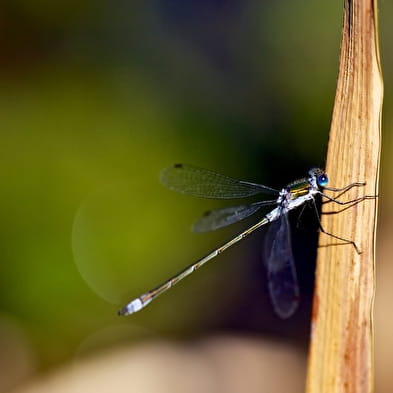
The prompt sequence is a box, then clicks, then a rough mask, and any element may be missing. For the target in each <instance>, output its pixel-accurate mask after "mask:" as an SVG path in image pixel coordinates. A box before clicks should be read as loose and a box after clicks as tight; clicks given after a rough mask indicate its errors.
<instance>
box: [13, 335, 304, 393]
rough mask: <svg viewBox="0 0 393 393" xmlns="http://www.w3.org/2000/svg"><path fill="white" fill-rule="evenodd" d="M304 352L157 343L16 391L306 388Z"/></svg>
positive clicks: (249, 342)
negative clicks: (304, 386)
mask: <svg viewBox="0 0 393 393" xmlns="http://www.w3.org/2000/svg"><path fill="white" fill-rule="evenodd" d="M305 361H306V357H305V354H304V353H301V352H300V351H299V350H297V349H295V348H292V347H290V346H288V345H284V344H279V343H274V342H267V341H262V340H257V339H245V338H234V337H216V338H211V339H208V340H203V341H200V342H196V343H195V344H187V345H185V344H173V343H171V344H170V343H165V342H155V343H147V344H142V345H138V346H136V347H125V348H119V349H117V350H111V351H108V352H106V353H102V354H101V355H98V356H95V357H91V358H89V359H84V360H77V361H76V362H75V363H74V364H73V365H71V366H65V367H63V368H61V369H58V370H57V371H55V372H51V373H49V374H48V375H46V376H43V377H41V378H39V379H37V380H35V381H34V382H31V383H29V384H27V385H26V386H24V387H23V388H20V389H18V390H16V391H15V393H16V392H17V393H35V392H37V393H38V392H39V393H46V392H51V393H63V392H64V393H65V392H67V393H70V392H72V393H75V392H84V393H90V392H94V393H98V392H110V391H112V392H117V393H121V392H138V393H145V392H146V393H147V392H149V393H150V392H168V393H169V392H170V393H176V392H181V393H185V392H195V393H197V392H198V393H199V392H204V393H210V392H212V393H213V392H214V393H219V392H225V393H232V392H247V393H253V392H255V393H256V392H258V393H261V392H268V393H275V392H277V393H282V392H288V393H289V392H291V393H292V392H293V393H298V392H302V391H303V390H304V388H303V385H304V378H305Z"/></svg>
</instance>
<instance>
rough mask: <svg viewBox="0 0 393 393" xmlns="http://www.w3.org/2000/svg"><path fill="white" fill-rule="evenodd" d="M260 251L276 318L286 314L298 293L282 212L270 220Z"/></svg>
mask: <svg viewBox="0 0 393 393" xmlns="http://www.w3.org/2000/svg"><path fill="white" fill-rule="evenodd" d="M264 254H265V264H266V268H267V276H268V287H269V292H270V297H271V300H272V303H273V306H274V310H275V312H276V314H277V315H278V316H279V317H280V318H283V319H285V318H289V317H290V316H291V315H292V314H293V313H294V312H295V310H296V309H297V307H298V304H299V298H300V295H299V287H298V282H297V276H296V269H295V263H294V258H293V253H292V245H291V232H290V227H289V223H288V217H287V215H286V214H284V213H283V214H282V215H281V217H280V218H279V219H278V220H276V221H273V222H271V223H270V226H269V228H268V231H267V234H266V239H265V253H264Z"/></svg>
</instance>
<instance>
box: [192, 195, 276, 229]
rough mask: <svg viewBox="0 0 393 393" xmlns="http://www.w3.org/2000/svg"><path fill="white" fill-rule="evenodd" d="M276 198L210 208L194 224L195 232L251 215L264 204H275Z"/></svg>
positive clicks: (228, 223) (232, 222) (217, 226)
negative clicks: (214, 208)
mask: <svg viewBox="0 0 393 393" xmlns="http://www.w3.org/2000/svg"><path fill="white" fill-rule="evenodd" d="M274 204H276V200H271V201H262V202H255V203H251V204H248V205H239V206H230V207H224V208H222V209H217V210H209V211H207V212H206V213H205V214H204V215H203V216H202V217H200V218H199V219H198V220H196V221H195V223H194V224H193V226H192V230H193V231H194V232H208V231H214V230H216V229H219V228H222V227H225V226H227V225H230V224H234V223H235V222H238V221H240V220H243V219H244V218H246V217H248V216H251V215H252V214H254V213H255V212H256V211H257V210H259V209H260V208H261V207H262V206H268V205H274Z"/></svg>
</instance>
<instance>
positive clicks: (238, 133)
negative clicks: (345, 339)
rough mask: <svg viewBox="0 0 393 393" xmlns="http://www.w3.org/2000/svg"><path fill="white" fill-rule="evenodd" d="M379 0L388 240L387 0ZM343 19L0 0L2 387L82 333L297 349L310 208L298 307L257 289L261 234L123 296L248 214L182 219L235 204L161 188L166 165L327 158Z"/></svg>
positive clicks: (85, 336) (48, 361)
mask: <svg viewBox="0 0 393 393" xmlns="http://www.w3.org/2000/svg"><path fill="white" fill-rule="evenodd" d="M380 8H381V12H380V29H381V30H380V35H381V53H382V64H383V69H384V78H385V83H386V90H385V91H386V100H385V112H384V120H383V126H384V151H383V166H382V172H381V174H382V178H381V188H382V190H381V199H380V206H381V212H383V213H381V217H380V228H381V230H380V233H381V238H382V239H387V238H389V236H391V229H390V225H391V223H392V216H391V214H389V213H388V212H389V211H390V210H391V209H389V205H390V202H389V201H390V198H389V195H391V192H392V186H393V184H392V180H391V176H390V169H391V168H392V165H393V162H392V160H391V154H390V152H391V145H392V138H391V137H390V135H389V134H390V133H389V130H390V128H391V124H392V116H393V114H392V111H391V109H390V108H391V105H390V102H391V97H390V88H389V87H390V86H391V85H392V77H393V74H392V71H391V70H392V69H393V68H392V65H393V64H392V63H393V58H392V51H391V45H392V40H391V37H392V34H391V31H389V30H388V29H389V27H390V25H391V23H390V16H391V15H392V6H391V5H390V4H389V3H388V2H381V4H380ZM341 23H342V4H341V2H322V1H314V2H311V1H309V2H305V1H301V0H296V1H291V2H289V1H276V2H268V1H264V2H257V1H252V0H248V1H241V2H240V1H234V0H230V1H221V0H213V1H212V0H210V1H207V0H199V1H190V0H188V1H180V0H176V1H175V0H167V1H163V0H161V1H160V0H155V1H151V2H129V1H124V0H116V1H110V2H109V1H103V0H100V1H84V2H77V1H72V0H71V1H70V0H68V1H57V2H49V1H45V0H43V1H39V2H37V1H34V2H33V1H28V0H18V1H3V2H2V4H1V5H0V29H1V34H0V119H1V120H0V124H1V128H0V131H1V143H0V146H1V147H0V149H1V154H0V160H1V168H2V169H1V176H0V179H1V181H0V223H1V225H0V257H1V261H0V331H2V332H3V333H2V334H1V338H0V346H3V348H4V350H1V351H0V352H1V353H3V354H5V355H4V358H3V360H1V364H2V363H4V364H8V365H9V366H10V365H11V366H12V365H14V364H15V365H18V366H13V370H15V375H13V376H12V377H11V378H10V377H9V375H8V376H7V378H4V381H5V382H4V389H3V387H2V386H1V384H0V391H5V389H6V388H8V387H9V386H16V385H17V384H18V383H20V382H21V381H26V380H28V379H29V378H31V377H32V376H34V375H40V374H42V373H43V372H46V371H49V370H52V369H54V368H56V367H59V366H61V365H62V364H67V363H69V362H70V361H72V359H74V358H75V356H79V355H80V353H83V352H84V351H85V350H86V349H85V347H86V346H85V344H84V343H85V342H87V341H88V342H89V345H88V347H89V348H88V350H87V351H88V352H91V351H92V352H93V353H94V351H99V350H100V349H102V348H108V347H111V346H116V345H126V344H127V345H130V344H131V345H134V344H136V343H138V342H141V341H145V340H154V339H157V338H160V339H163V340H186V341H187V340H195V339H198V338H200V337H206V336H210V335H213V334H220V333H225V334H237V335H248V336H258V337H259V336H261V337H267V338H271V339H272V340H277V341H283V342H287V343H288V344H290V345H295V346H297V347H298V348H300V350H302V351H304V352H305V351H307V346H308V336H309V314H310V307H311V301H312V286H313V272H314V267H315V265H314V263H315V262H314V261H315V255H316V242H317V235H318V234H317V231H316V229H317V224H316V222H315V220H313V219H312V218H313V217H312V211H308V212H306V214H305V217H304V218H303V220H302V221H301V223H300V224H301V225H300V228H299V229H298V230H296V228H294V230H293V244H294V249H295V256H296V260H297V269H298V276H299V281H300V285H301V295H302V302H301V306H300V309H299V311H298V312H297V314H296V315H295V316H294V317H293V318H291V319H289V320H286V321H282V320H280V319H279V318H277V317H276V316H275V315H274V313H273V310H272V306H271V305H270V303H269V299H268V296H267V293H266V278H265V270H264V266H263V263H262V261H261V248H262V244H263V236H264V231H263V230H262V231H259V232H258V233H255V234H254V235H252V236H251V237H250V238H248V239H246V240H244V241H243V242H242V243H241V244H240V245H238V246H235V247H234V248H233V249H230V250H228V251H227V252H226V253H225V254H223V255H221V256H219V257H218V258H217V260H216V261H215V262H214V263H213V262H212V263H211V264H210V265H208V266H206V267H204V268H203V269H202V270H200V271H199V272H198V273H196V274H194V275H192V276H191V277H190V278H188V279H187V280H186V281H184V282H182V283H181V284H179V286H177V287H176V288H174V289H172V290H171V291H169V292H168V293H167V294H165V295H164V296H162V297H161V298H160V299H159V300H157V301H155V302H154V303H153V304H152V305H151V306H149V307H148V308H147V309H146V310H144V311H142V312H141V313H138V314H135V315H134V316H132V317H129V318H118V317H117V316H116V312H117V309H118V308H119V307H120V306H121V305H123V304H124V303H125V302H128V301H129V300H130V299H132V298H134V297H136V296H138V295H140V294H141V293H143V292H145V291H146V290H148V289H151V288H152V287H154V286H155V285H157V284H158V283H160V282H161V281H162V280H164V279H166V278H168V277H169V276H171V275H172V274H174V273H175V272H177V271H178V270H180V269H182V268H183V267H184V266H186V265H188V264H190V263H191V262H193V261H194V260H196V259H197V258H199V257H200V256H202V255H204V254H205V253H207V252H208V251H210V250H211V249H212V248H214V247H216V246H217V245H219V244H220V243H222V242H223V241H225V240H227V239H228V238H230V237H231V236H232V235H233V234H236V233H237V232H238V231H240V230H241V229H243V228H245V227H246V226H247V224H251V223H253V222H255V220H256V219H257V217H254V218H251V219H247V221H245V222H243V223H240V224H237V225H235V226H233V227H230V228H227V229H223V230H219V231H217V232H213V233H211V234H204V235H201V234H193V233H191V232H190V230H189V229H190V226H191V223H192V222H193V221H194V220H195V219H196V218H197V217H198V216H199V215H200V214H202V213H203V212H204V211H205V210H207V209H212V208H216V207H222V206H225V205H230V204H231V203H230V202H217V201H212V200H210V201H209V200H207V201H205V200H199V199H196V198H191V197H186V196H183V195H180V194H176V193H173V192H171V191H169V190H167V189H165V188H164V187H163V186H162V185H160V183H159V180H158V178H159V172H160V170H161V169H162V168H164V167H166V166H168V165H170V164H172V163H174V162H185V163H191V164H194V165H198V166H201V167H205V168H209V169H212V170H215V171H218V172H221V173H223V174H227V175H229V176H232V177H236V178H240V179H244V180H249V181H252V182H258V183H262V184H266V185H269V186H271V187H274V188H281V187H282V186H284V185H286V184H287V183H288V182H290V181H293V180H294V179H297V178H299V177H303V176H305V175H306V174H307V171H308V169H309V168H310V167H313V166H321V167H323V166H324V160H325V154H326V148H327V141H328V131H329V125H330V116H331V112H332V106H333V101H334V92H335V87H336V78H337V73H338V59H339V45H340V37H341ZM359 180H360V181H361V180H362V179H354V181H359ZM330 184H331V185H332V186H337V187H340V186H342V185H343V184H341V182H340V179H330ZM291 220H292V221H293V227H296V223H297V219H296V215H294V217H291ZM382 248H383V247H382ZM381 255H382V254H381ZM382 259H383V258H382V257H381V260H382ZM377 300H378V298H377ZM377 310H379V309H378V306H377ZM381 310H382V309H381ZM378 315H384V316H385V313H384V312H383V311H381V313H380V314H378ZM382 318H383V317H382ZM392 324H393V322H392ZM381 325H384V326H387V324H386V323H385V321H384V320H381ZM107 329H111V332H112V333H111V334H109V335H103V337H101V336H100V332H101V331H106V330H107ZM377 329H378V322H377ZM91 337H100V338H96V339H94V340H93V344H91V343H90V341H89V340H90V338H91ZM384 347H385V348H387V346H386V343H385V344H384ZM389 347H390V348H391V351H390V353H393V345H392V343H389ZM377 348H378V347H377ZM377 355H378V353H377ZM385 355H386V354H385ZM0 356H1V355H0ZM387 356H392V357H393V355H386V356H385V358H386V359H387ZM386 362H387V361H386ZM383 363H385V361H384V360H382V362H381V363H380V364H383ZM3 370H5V373H4V375H5V376H6V374H7V371H6V370H8V368H5V369H4V368H3ZM0 375H1V371H0ZM377 376H378V374H377ZM1 379H2V378H0V380H1ZM391 383H392V384H393V381H391ZM380 386H382V384H381V385H380ZM384 386H388V385H387V384H386V385H385V384H384ZM390 386H391V385H390ZM381 391H382V390H381ZM386 391H388V390H386Z"/></svg>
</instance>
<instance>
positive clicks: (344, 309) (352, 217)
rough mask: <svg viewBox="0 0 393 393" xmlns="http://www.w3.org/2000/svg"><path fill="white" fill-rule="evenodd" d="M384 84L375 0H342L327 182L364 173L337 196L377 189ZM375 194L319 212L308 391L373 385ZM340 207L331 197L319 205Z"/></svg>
mask: <svg viewBox="0 0 393 393" xmlns="http://www.w3.org/2000/svg"><path fill="white" fill-rule="evenodd" d="M382 96H383V85H382V77H381V69H380V63H379V53H378V38H377V15H376V0H375V1H372V0H346V1H345V14H344V26H343V36H342V46H341V59H340V70H339V77H338V82H337V91H336V98H335V103H334V110H333V119H332V124H331V130H330V137H329V146H328V155H327V165H326V172H327V173H328V174H329V178H330V182H331V184H332V187H343V186H345V185H346V184H349V183H352V182H357V181H365V182H366V183H367V184H366V186H364V187H354V188H353V189H351V190H350V191H348V193H346V194H344V195H342V196H341V197H340V200H349V199H355V198H358V197H360V196H362V195H377V194H378V176H379V158H380V143H381V136H380V124H381V108H382ZM377 204H378V200H377V199H374V200H365V201H363V202H360V203H358V204H357V205H355V206H354V207H352V208H350V209H346V210H345V211H343V212H341V213H339V214H327V215H324V216H323V217H322V225H323V227H324V229H325V230H326V231H328V232H330V233H333V234H336V235H338V236H341V237H344V238H347V239H351V240H354V241H355V242H356V244H357V245H358V247H359V248H360V250H361V254H360V255H359V254H357V253H356V250H355V248H354V247H352V246H351V245H349V244H346V245H337V244H338V243H340V242H339V241H335V239H332V238H329V237H328V236H326V235H324V234H321V236H320V248H319V250H318V260H317V271H316V287H315V295H314V305H313V317H312V330H311V346H310V354H309V365H308V375H307V387H306V391H307V393H325V392H326V393H327V392H329V393H336V392H340V393H341V392H346V393H347V392H348V393H349V392H353V393H366V392H367V393H370V392H372V391H373V385H374V369H373V322H372V318H373V315H372V314H373V299H374V256H375V255H374V254H375V226H376V215H377ZM334 210H340V207H339V206H337V205H335V204H334V203H328V204H325V205H324V208H323V211H325V212H327V211H334Z"/></svg>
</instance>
